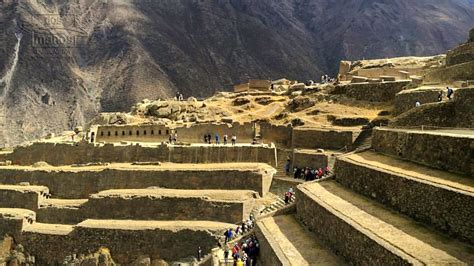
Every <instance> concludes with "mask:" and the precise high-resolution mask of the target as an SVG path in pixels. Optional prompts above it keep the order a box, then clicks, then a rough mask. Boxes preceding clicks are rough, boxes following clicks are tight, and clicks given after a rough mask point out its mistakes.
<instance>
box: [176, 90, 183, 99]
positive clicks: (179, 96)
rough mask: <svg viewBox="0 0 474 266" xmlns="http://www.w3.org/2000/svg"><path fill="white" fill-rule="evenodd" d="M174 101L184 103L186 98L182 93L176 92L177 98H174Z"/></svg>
mask: <svg viewBox="0 0 474 266" xmlns="http://www.w3.org/2000/svg"><path fill="white" fill-rule="evenodd" d="M174 99H175V100H176V101H184V96H183V94H182V93H180V92H179V91H178V92H176V96H175V97H174Z"/></svg>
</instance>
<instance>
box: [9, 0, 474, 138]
mask: <svg viewBox="0 0 474 266" xmlns="http://www.w3.org/2000/svg"><path fill="white" fill-rule="evenodd" d="M0 9H1V12H0V28H2V29H3V33H2V34H0V48H1V49H0V78H1V77H3V75H5V73H8V71H9V70H10V69H11V66H12V62H13V61H14V54H15V53H14V50H15V45H16V43H17V39H16V38H15V35H14V33H15V32H22V33H23V39H22V41H21V46H20V50H19V56H18V64H17V67H16V69H15V71H14V74H13V76H12V80H11V84H10V89H9V90H8V92H7V93H6V95H5V97H2V99H0V101H1V103H2V106H3V107H4V108H3V109H4V110H5V111H3V112H2V115H0V120H2V121H0V132H4V133H3V136H1V137H0V142H4V143H8V144H17V143H19V142H21V141H24V140H28V139H31V138H34V137H38V136H42V135H44V134H45V133H48V132H58V131H61V130H66V129H71V128H72V127H74V126H76V125H82V124H84V122H85V121H87V120H90V119H91V118H92V117H94V116H95V115H96V114H97V113H98V112H100V111H124V110H128V108H129V106H131V105H132V104H133V103H135V102H137V101H140V100H141V99H143V98H151V99H154V98H158V97H168V96H172V95H174V92H175V91H177V90H180V91H182V92H183V93H184V95H185V97H188V96H206V95H210V94H212V93H213V92H215V91H216V90H222V89H229V88H230V87H231V85H232V84H234V83H238V82H243V81H245V80H247V79H248V78H279V77H283V76H285V77H287V78H290V79H299V80H305V79H317V77H319V76H320V75H322V74H323V73H331V74H335V72H336V70H337V66H338V61H339V60H340V59H345V58H347V59H359V58H376V57H382V58H383V57H392V56H402V55H429V54H437V53H442V52H444V51H445V50H446V49H449V48H451V47H454V46H455V45H457V44H458V43H459V42H462V41H464V40H466V39H467V32H468V29H469V28H470V27H472V26H474V16H473V14H474V4H473V2H472V0H469V1H468V0H453V1H444V0H417V1H411V0H400V1H389V0H353V1H344V0H280V1H272V0H258V1H257V0H160V1H150V0H142V1H138V0H136V1H132V0H77V1H60V0H51V1H35V0H20V1H3V2H2V3H1V4H0ZM3 87H4V85H2V84H0V89H2V91H3ZM0 145H1V144H0Z"/></svg>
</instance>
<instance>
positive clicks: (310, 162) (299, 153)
mask: <svg viewBox="0 0 474 266" xmlns="http://www.w3.org/2000/svg"><path fill="white" fill-rule="evenodd" d="M327 165H328V155H327V154H325V153H322V152H316V151H315V150H300V149H295V150H294V152H293V161H292V167H293V168H294V167H299V168H304V167H311V168H313V169H318V168H323V169H324V168H325V167H326V166H327Z"/></svg>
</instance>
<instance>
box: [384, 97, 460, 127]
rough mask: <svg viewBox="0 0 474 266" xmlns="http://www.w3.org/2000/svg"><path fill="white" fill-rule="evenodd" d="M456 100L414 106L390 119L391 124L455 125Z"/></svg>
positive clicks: (407, 125) (403, 125)
mask: <svg viewBox="0 0 474 266" xmlns="http://www.w3.org/2000/svg"><path fill="white" fill-rule="evenodd" d="M455 117H456V115H455V108H454V102H440V103H438V102H436V103H427V104H423V105H421V106H419V107H417V108H412V109H410V110H408V111H406V112H404V113H402V114H401V115H399V116H397V117H395V118H394V119H393V120H392V121H390V125H391V126H398V127H410V126H418V127H420V126H422V125H423V126H434V127H455V126H456V120H455Z"/></svg>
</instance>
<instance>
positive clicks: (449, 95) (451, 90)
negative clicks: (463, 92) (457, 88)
mask: <svg viewBox="0 0 474 266" xmlns="http://www.w3.org/2000/svg"><path fill="white" fill-rule="evenodd" d="M446 89H448V95H447V96H448V99H449V100H451V96H452V95H453V93H454V91H453V89H452V88H450V87H446Z"/></svg>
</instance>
